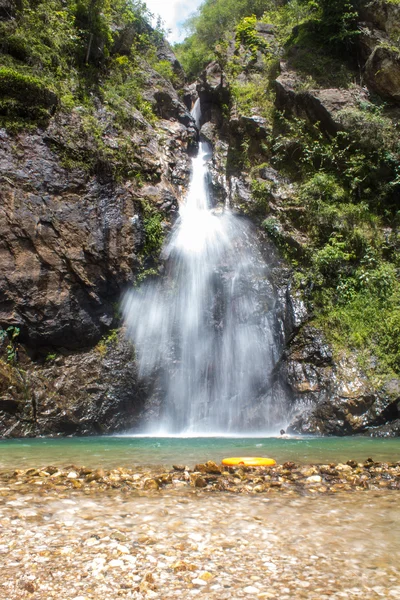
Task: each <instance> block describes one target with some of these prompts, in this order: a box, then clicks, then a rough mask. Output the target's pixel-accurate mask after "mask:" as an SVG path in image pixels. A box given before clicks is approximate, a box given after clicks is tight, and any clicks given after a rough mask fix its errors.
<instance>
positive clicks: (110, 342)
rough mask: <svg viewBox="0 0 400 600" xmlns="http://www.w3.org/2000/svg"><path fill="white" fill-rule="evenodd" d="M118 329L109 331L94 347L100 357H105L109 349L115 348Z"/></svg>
mask: <svg viewBox="0 0 400 600" xmlns="http://www.w3.org/2000/svg"><path fill="white" fill-rule="evenodd" d="M118 331H119V330H118V329H111V330H110V331H109V333H108V334H107V335H105V336H103V337H102V338H101V340H100V341H99V342H98V344H97V345H96V347H95V350H96V352H97V353H98V354H100V356H101V357H104V356H106V354H107V353H108V351H109V350H110V349H111V348H115V346H116V345H117V343H118Z"/></svg>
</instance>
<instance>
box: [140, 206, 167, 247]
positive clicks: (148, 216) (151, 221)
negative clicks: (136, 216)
mask: <svg viewBox="0 0 400 600" xmlns="http://www.w3.org/2000/svg"><path fill="white" fill-rule="evenodd" d="M162 221H163V219H162V216H161V215H160V214H159V213H157V212H153V211H151V210H149V209H145V211H144V218H143V226H144V231H145V236H146V237H145V244H144V248H143V252H144V253H145V254H146V255H147V256H148V255H153V256H154V257H158V255H159V253H160V250H161V246H162V243H163V241H164V230H163V226H162Z"/></svg>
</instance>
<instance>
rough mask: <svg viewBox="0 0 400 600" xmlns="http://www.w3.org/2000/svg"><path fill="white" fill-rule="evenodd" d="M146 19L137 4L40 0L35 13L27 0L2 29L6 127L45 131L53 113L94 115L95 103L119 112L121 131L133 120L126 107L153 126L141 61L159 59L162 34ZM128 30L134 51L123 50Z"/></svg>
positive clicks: (1, 96)
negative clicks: (124, 33) (83, 111)
mask: <svg viewBox="0 0 400 600" xmlns="http://www.w3.org/2000/svg"><path fill="white" fill-rule="evenodd" d="M149 18H150V14H149V12H148V10H147V8H146V6H145V4H144V2H142V1H140V0H116V2H113V3H111V2H110V0H78V1H77V2H76V1H75V0H65V1H64V0H38V1H37V2H35V3H34V6H33V3H30V2H28V0H24V1H23V2H22V6H21V9H20V10H19V11H18V12H17V14H16V18H15V19H10V20H8V21H2V22H0V39H1V42H0V58H1V63H2V65H3V66H2V71H3V77H2V81H3V82H4V86H3V87H6V92H4V90H3V89H1V90H0V115H1V116H2V119H1V122H2V124H3V125H6V126H7V127H8V128H9V129H21V128H23V127H26V126H29V125H30V126H32V125H38V124H39V125H42V126H45V125H46V123H47V121H48V118H49V109H52V110H53V109H55V108H56V107H57V109H60V108H61V110H63V111H71V110H73V109H74V108H76V107H82V106H84V107H85V109H86V110H89V111H91V112H92V113H94V112H95V111H94V106H95V105H96V98H98V99H100V100H101V101H103V102H104V101H105V102H109V103H110V104H112V106H113V107H114V106H115V107H116V111H117V114H118V116H119V117H121V121H120V124H121V125H125V123H126V122H127V121H128V122H129V121H132V119H131V116H130V115H129V112H130V111H129V105H132V106H134V107H135V108H136V109H138V110H139V111H140V112H142V114H143V116H144V117H145V119H148V120H150V121H153V122H154V118H155V117H154V114H153V111H152V109H151V107H150V105H149V103H148V102H146V101H145V100H144V99H143V93H142V90H143V81H144V75H143V70H144V69H143V65H142V57H146V55H147V54H149V56H150V55H154V54H155V51H156V50H155V49H156V46H157V44H158V43H159V41H160V35H161V32H160V31H158V30H156V31H154V30H153V29H152V28H151V27H150V26H149ZM127 28H129V31H130V33H131V37H130V38H129V45H127V43H126V42H125V43H124V44H123V45H121V43H120V35H121V34H120V32H121V31H124V30H125V31H126V29H127ZM118 49H120V50H121V52H122V54H123V55H121V54H118V53H117V51H118ZM4 69H6V70H7V69H8V72H7V73H6V75H7V81H5V79H4V73H5V72H4ZM164 71H165V66H164ZM11 75H12V76H11ZM0 85H1V83H0ZM24 89H25V93H23V90H24ZM21 90H22V92H21ZM26 91H27V92H28V93H26ZM57 96H58V98H59V99H60V102H59V103H57Z"/></svg>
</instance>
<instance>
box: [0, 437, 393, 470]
mask: <svg viewBox="0 0 400 600" xmlns="http://www.w3.org/2000/svg"><path fill="white" fill-rule="evenodd" d="M227 456H269V457H272V458H275V459H276V460H277V462H278V463H283V462H285V461H289V460H290V461H294V462H296V463H301V464H309V463H314V464H324V463H331V462H346V461H347V460H349V459H353V460H356V461H365V460H366V459H367V458H369V457H372V458H373V459H374V460H377V461H380V462H396V461H398V460H400V438H389V439H380V438H369V437H340V438H339V437H329V438H320V437H302V438H295V437H292V438H291V437H289V438H285V439H284V438H281V437H254V438H249V437H247V438H246V437H145V436H130V435H120V436H98V437H74V438H33V439H31V438H24V439H15V440H0V469H2V470H8V469H19V468H30V467H39V466H45V465H48V464H53V465H55V466H63V465H70V464H77V465H85V466H87V467H104V468H116V467H131V468H134V467H140V466H143V467H158V466H165V467H167V468H171V466H172V464H186V465H188V466H189V467H193V466H194V465H195V464H196V463H200V462H204V461H206V460H214V461H216V462H219V461H220V460H221V459H222V458H224V457H227Z"/></svg>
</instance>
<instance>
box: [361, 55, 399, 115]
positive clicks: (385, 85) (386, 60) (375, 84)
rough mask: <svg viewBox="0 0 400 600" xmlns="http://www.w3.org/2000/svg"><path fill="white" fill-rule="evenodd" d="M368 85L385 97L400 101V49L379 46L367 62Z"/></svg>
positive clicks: (366, 75) (366, 76)
mask: <svg viewBox="0 0 400 600" xmlns="http://www.w3.org/2000/svg"><path fill="white" fill-rule="evenodd" d="M365 79H366V81H367V83H368V85H369V86H370V87H371V88H372V89H373V90H374V91H376V92H377V93H378V94H379V95H380V96H382V97H383V98H389V99H390V100H392V101H395V102H396V103H400V50H397V49H395V48H392V47H390V46H385V45H381V46H377V47H376V48H374V50H373V51H372V52H371V54H370V56H369V58H368V60H367V62H366V63H365Z"/></svg>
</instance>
